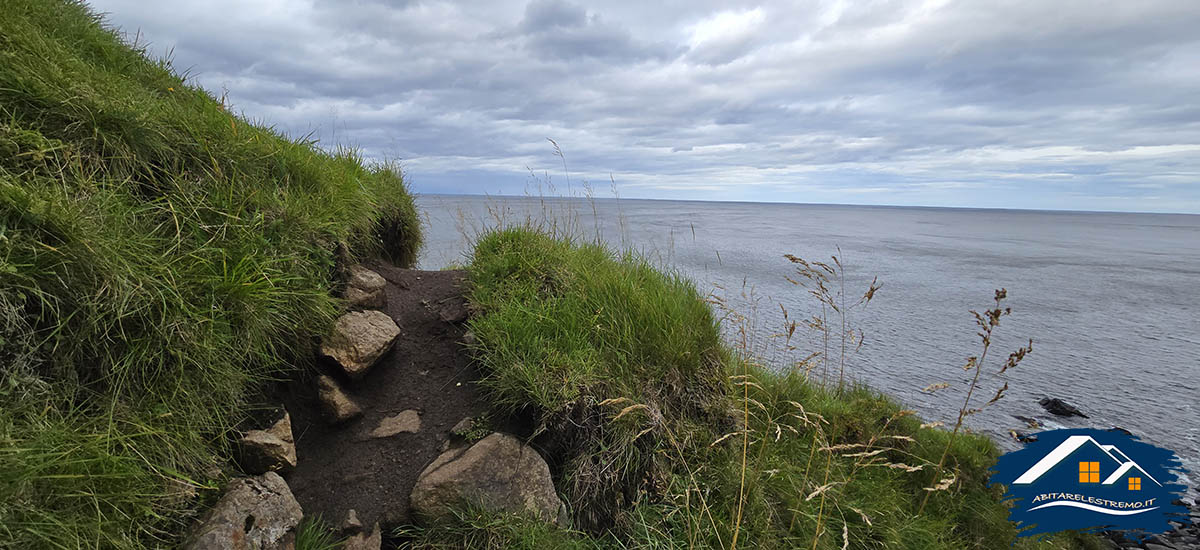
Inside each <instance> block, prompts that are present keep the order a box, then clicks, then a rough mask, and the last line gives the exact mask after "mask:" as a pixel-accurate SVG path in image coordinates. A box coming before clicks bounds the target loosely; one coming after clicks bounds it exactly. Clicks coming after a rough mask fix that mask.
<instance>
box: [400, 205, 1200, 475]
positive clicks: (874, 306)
mask: <svg viewBox="0 0 1200 550" xmlns="http://www.w3.org/2000/svg"><path fill="white" fill-rule="evenodd" d="M417 202H418V206H419V208H420V210H421V212H422V216H423V217H424V223H425V234H426V237H425V245H424V248H423V250H422V252H421V256H420V258H419V260H418V266H419V267H421V268H424V269H442V268H446V267H454V266H462V265H466V264H468V263H469V262H470V255H471V250H472V243H473V242H474V240H475V239H476V238H477V237H478V236H479V235H480V234H482V233H484V232H486V231H488V230H489V229H490V228H494V227H497V226H500V225H508V224H525V223H535V224H540V225H541V226H542V227H544V228H547V229H549V230H552V231H556V232H558V233H560V234H564V235H567V234H569V235H572V236H574V237H575V238H578V239H584V240H599V241H602V242H604V243H606V244H608V245H609V246H610V247H612V248H613V249H614V250H617V249H625V250H634V251H637V252H638V253H640V254H642V255H643V256H644V257H646V258H647V259H649V260H650V261H652V262H654V263H655V264H656V265H658V266H660V267H662V268H664V269H668V270H674V271H676V272H678V273H680V274H682V275H685V276H687V277H689V278H690V279H691V280H693V281H694V282H695V284H696V287H697V288H698V289H699V290H700V291H701V292H702V293H703V294H705V295H706V296H711V297H712V298H713V301H714V302H718V303H721V304H724V305H723V306H721V307H719V308H718V311H717V314H718V315H721V316H723V317H724V318H726V319H727V321H726V323H725V330H726V335H727V338H729V339H730V341H731V343H734V344H735V345H738V346H741V347H743V348H744V349H746V350H748V351H749V352H750V353H753V354H754V355H755V356H756V357H758V358H760V359H761V360H762V361H764V362H766V363H767V364H770V365H771V366H772V367H773V368H778V369H789V368H808V367H806V366H803V364H800V363H799V361H800V360H801V359H803V358H804V357H805V356H807V355H809V354H810V353H812V352H818V351H823V350H824V349H825V345H824V341H823V339H822V338H821V336H820V333H817V332H815V331H813V330H811V329H808V328H806V327H805V325H804V324H803V323H799V325H798V326H799V328H797V329H796V330H795V332H793V333H792V336H791V338H790V339H789V338H787V337H786V336H785V334H786V333H787V330H786V328H785V327H786V326H787V324H788V323H789V322H791V321H803V320H805V319H810V318H812V317H813V316H814V315H820V314H821V304H820V303H819V302H818V301H817V300H816V299H815V298H813V297H812V296H811V295H810V294H809V293H808V291H807V290H806V289H805V288H804V287H802V286H798V285H796V284H794V283H793V282H792V281H795V280H797V278H798V277H797V273H796V265H795V264H793V263H792V262H791V261H789V260H788V259H787V258H785V254H791V255H794V256H797V257H800V258H804V259H806V260H809V261H823V262H826V263H829V264H834V262H833V260H832V257H833V256H837V258H838V263H840V264H841V266H843V269H844V276H843V277H840V278H836V277H835V279H834V283H833V287H832V288H833V290H834V292H835V293H836V292H837V291H839V290H841V291H842V293H843V295H844V296H845V298H846V302H847V304H848V305H849V304H853V303H855V302H857V301H858V299H859V298H860V297H861V296H862V295H863V294H864V293H865V291H866V290H867V288H868V286H869V285H870V284H871V283H872V281H877V284H880V285H882V286H881V287H880V289H879V290H878V291H877V292H876V293H875V295H874V297H873V299H872V300H870V301H869V302H868V303H866V304H865V305H859V306H857V307H853V308H844V309H846V310H847V311H848V315H847V317H848V319H847V322H848V326H849V327H850V328H851V329H853V330H854V331H856V333H857V334H861V335H862V337H863V338H862V345H861V346H858V345H857V341H856V340H855V344H852V345H849V346H847V351H846V354H845V356H844V357H845V360H844V363H843V361H842V360H841V358H842V355H841V339H840V337H839V336H838V329H840V318H833V320H836V322H835V323H834V324H835V331H834V334H833V340H832V342H831V345H830V348H829V357H830V359H832V360H833V361H832V362H831V364H820V363H818V364H816V365H815V366H813V365H812V363H811V362H810V363H809V366H811V367H812V368H811V369H810V375H812V376H814V377H817V378H822V377H824V379H825V380H826V383H837V380H836V377H837V376H838V372H839V370H842V369H841V365H843V364H844V372H845V376H846V377H847V378H849V379H851V380H853V381H854V382H855V383H860V384H866V385H868V386H870V387H872V388H874V389H876V390H878V391H881V392H884V393H887V394H888V395H890V396H892V397H893V398H895V399H896V400H898V401H899V402H901V403H902V404H903V405H904V406H906V407H909V408H912V409H914V410H916V411H917V412H918V413H919V414H920V415H921V416H922V417H923V418H924V419H926V420H927V421H941V422H944V423H946V424H948V425H953V423H954V420H955V418H956V417H957V412H958V409H959V407H960V406H961V404H962V400H963V397H964V395H965V393H964V392H965V391H966V388H967V385H968V382H969V381H970V374H971V373H970V372H967V371H964V370H963V365H964V364H965V362H966V358H967V357H969V356H972V355H978V354H979V353H980V350H981V342H980V338H979V336H978V335H977V332H978V327H976V325H975V321H974V318H973V317H972V315H971V313H970V311H971V310H977V311H983V310H984V309H987V308H989V307H992V305H993V302H992V301H993V298H994V295H995V290H996V289H1001V288H1003V289H1006V291H1007V296H1008V297H1007V299H1006V300H1005V301H1004V304H1003V307H1011V308H1012V312H1011V315H1009V316H1007V317H1004V318H1003V319H1002V321H1001V324H1000V326H999V327H997V328H996V329H995V333H994V338H993V341H992V346H991V350H990V351H989V352H988V356H987V359H986V362H985V364H984V366H983V372H984V375H983V377H982V378H981V389H980V390H977V397H976V398H974V400H973V401H972V405H973V406H978V405H981V404H982V403H983V402H984V401H987V400H988V399H990V398H991V397H992V396H993V395H994V394H995V392H996V391H997V390H998V389H999V388H1001V387H1003V386H1004V385H1005V384H1007V386H1008V389H1007V391H1006V392H1005V394H1004V397H1003V398H1001V399H1000V400H999V401H997V402H995V403H993V404H991V405H989V406H987V407H985V408H984V410H983V411H981V412H979V413H976V414H973V415H971V416H970V417H969V418H968V421H967V427H968V428H969V429H970V430H972V431H975V432H979V433H986V434H988V435H990V436H992V437H993V438H994V439H995V440H996V441H997V442H998V443H999V444H1000V446H1001V448H1003V449H1008V450H1011V449H1014V448H1016V447H1018V446H1019V445H1020V444H1019V443H1017V442H1016V441H1015V440H1014V439H1013V438H1012V435H1011V431H1013V430H1019V431H1035V430H1030V429H1029V428H1028V427H1027V426H1026V423H1025V421H1023V420H1021V419H1018V418H1017V417H1027V418H1034V419H1036V420H1038V421H1039V422H1041V423H1042V424H1043V425H1044V426H1046V427H1048V428H1059V427H1094V428H1110V427H1119V428H1123V429H1125V430H1128V431H1130V432H1132V433H1133V434H1134V435H1137V436H1138V437H1140V438H1142V439H1143V440H1145V441H1147V442H1149V443H1152V444H1155V445H1158V446H1160V447H1165V448H1168V449H1171V450H1173V451H1175V452H1176V454H1177V455H1179V456H1180V458H1181V459H1182V461H1183V465H1184V467H1185V468H1186V469H1187V470H1189V473H1187V474H1185V475H1186V476H1187V477H1188V478H1189V479H1186V480H1184V481H1186V482H1187V483H1188V485H1189V486H1195V485H1196V484H1197V483H1200V215H1187V214H1142V213H1111V212H1074V211H1033V210H997V209H970V208H923V207H892V206H849V205H823V204H822V205H817V204H781V203H750V202H700V201H673V200H633V199H613V198H597V199H589V198H583V197H485V196H448V195H424V196H420V197H419V198H418V199H417ZM834 265H836V264H834ZM789 279H791V281H789ZM842 289H844V290H842ZM785 311H786V318H785V313H784V312H785ZM742 327H744V328H745V330H741V328H742ZM743 335H744V336H743ZM1030 339H1032V341H1033V352H1032V353H1031V354H1030V355H1028V356H1027V357H1026V358H1025V360H1024V361H1022V362H1021V363H1020V364H1019V365H1018V366H1017V367H1016V368H1013V369H1010V370H1008V371H1007V372H1005V373H1003V374H1002V375H1000V374H997V372H998V371H999V369H1000V367H1001V365H1002V364H1003V362H1004V360H1005V359H1007V357H1008V354H1009V353H1011V352H1013V351H1015V350H1016V349H1017V348H1019V347H1021V346H1023V345H1027V344H1028V342H1029V340H1030ZM798 364H800V365H801V366H799V367H798V366H797V365H798ZM826 372H828V375H826ZM938 384H948V386H947V387H945V388H944V389H942V390H938V391H927V388H929V387H930V386H935V385H938ZM1042 397H1057V398H1060V399H1062V400H1064V401H1066V402H1068V403H1070V404H1072V405H1075V406H1077V407H1078V408H1079V409H1080V410H1081V411H1082V412H1083V413H1084V414H1086V415H1088V418H1086V419H1085V418H1080V417H1071V418H1062V417H1056V416H1053V415H1050V414H1048V413H1046V412H1045V411H1044V410H1043V409H1042V408H1041V406H1039V404H1038V400H1039V399H1041V398H1042Z"/></svg>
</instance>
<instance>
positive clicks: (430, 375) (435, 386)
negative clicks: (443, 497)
mask: <svg viewBox="0 0 1200 550" xmlns="http://www.w3.org/2000/svg"><path fill="white" fill-rule="evenodd" d="M370 267H371V268H372V269H374V270H375V271H376V272H378V273H379V274H380V275H383V277H384V278H385V279H387V280H388V286H387V297H388V303H387V307H386V308H385V309H384V311H385V312H386V313H387V314H388V315H389V316H390V317H391V318H392V319H393V320H394V321H395V322H396V325H398V326H399V327H400V336H399V338H397V340H396V343H395V345H394V347H393V348H392V350H391V351H390V352H388V353H387V354H386V355H384V357H383V358H382V359H381V360H380V361H379V362H378V363H377V364H376V365H375V366H374V367H373V368H372V369H371V370H370V372H368V373H367V375H366V376H365V377H364V378H363V379H362V380H358V381H350V380H348V379H346V378H345V377H339V378H338V381H339V382H340V383H341V384H342V388H343V389H344V390H345V391H346V393H347V394H348V395H349V396H350V397H351V399H353V400H354V401H355V402H357V403H358V404H359V405H360V406H361V407H362V409H363V414H362V416H360V417H359V418H356V419H353V420H350V421H348V422H346V423H344V424H340V425H336V426H333V425H330V423H329V419H328V417H327V416H325V414H324V412H323V411H322V410H321V408H320V407H319V406H318V404H317V401H316V392H315V388H314V387H313V386H315V384H313V383H312V382H311V381H308V382H307V383H302V384H301V383H297V384H294V385H293V387H292V388H291V391H290V395H289V396H287V397H286V398H285V406H286V407H287V409H288V411H290V412H291V415H292V426H293V427H292V429H293V432H294V433H295V437H296V455H297V457H298V466H297V467H296V469H295V471H293V472H292V473H291V474H290V475H289V476H288V484H289V485H290V486H291V489H292V492H293V493H294V494H295V496H296V499H297V500H299V501H300V505H301V506H302V507H303V508H304V513H305V515H306V516H309V515H317V514H319V515H321V517H323V518H324V519H325V520H326V521H327V522H329V523H331V524H333V525H337V523H338V522H340V521H341V520H342V518H344V517H345V514H346V510H348V509H354V510H355V511H356V512H357V514H358V517H359V519H360V520H361V521H362V523H363V524H364V525H366V526H367V528H368V529H369V528H370V526H371V525H372V524H373V523H374V522H376V521H378V522H380V524H381V525H383V526H384V527H394V526H397V525H401V524H405V523H409V522H410V518H409V506H408V502H409V501H408V497H409V493H410V492H411V490H412V487H413V484H414V483H415V482H416V479H417V475H418V474H420V473H421V470H422V469H424V467H425V466H426V465H427V464H429V463H430V462H431V461H432V460H433V459H434V458H435V457H437V455H438V454H439V453H440V452H441V450H442V449H443V445H444V444H445V442H446V441H447V439H448V437H449V432H450V429H451V428H453V427H454V426H455V424H457V423H458V422H459V421H460V420H462V419H463V418H465V417H468V416H474V415H476V414H478V413H479V412H480V411H482V410H483V406H482V405H481V403H480V401H479V400H478V399H477V389H476V387H475V385H474V383H473V382H472V381H473V380H475V379H476V378H477V377H476V375H475V373H474V372H473V371H472V369H471V367H470V364H469V361H468V356H467V353H466V351H465V349H464V348H463V344H462V336H463V333H464V331H465V328H464V326H463V324H462V320H461V318H462V317H464V316H465V311H466V310H465V307H466V300H465V297H464V296H463V293H464V292H465V290H466V275H465V273H464V272H462V271H416V270H408V269H399V268H394V267H390V266H385V265H375V266H370ZM337 370H338V369H337V368H336V367H334V368H326V369H325V371H326V373H327V374H333V373H335V372H336V371H337ZM410 409H411V410H416V411H417V412H418V413H419V414H420V429H419V431H418V432H416V433H399V434H396V435H392V436H389V437H383V438H371V437H370V435H369V432H371V430H373V429H374V428H376V427H377V426H378V425H379V423H380V421H381V420H383V419H384V418H386V417H391V416H394V415H396V414H398V413H401V412H403V411H406V410H410Z"/></svg>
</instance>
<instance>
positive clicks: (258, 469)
mask: <svg viewBox="0 0 1200 550" xmlns="http://www.w3.org/2000/svg"><path fill="white" fill-rule="evenodd" d="M239 449H240V451H241V453H240V457H239V458H240V460H239V463H240V464H241V466H242V470H244V471H245V472H246V473H248V474H252V475H257V474H265V473H267V472H284V473H286V472H290V471H292V468H295V467H296V442H295V440H293V439H292V417H291V416H289V415H288V413H287V411H284V413H283V418H281V419H279V421H277V422H275V424H274V425H273V426H271V427H270V428H269V429H266V430H250V431H248V432H246V434H245V435H243V436H242V439H241V441H240V445H239Z"/></svg>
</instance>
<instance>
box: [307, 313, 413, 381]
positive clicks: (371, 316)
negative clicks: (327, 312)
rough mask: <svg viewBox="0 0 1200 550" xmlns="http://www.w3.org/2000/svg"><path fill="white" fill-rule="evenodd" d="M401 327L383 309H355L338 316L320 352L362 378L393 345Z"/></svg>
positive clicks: (350, 373)
mask: <svg viewBox="0 0 1200 550" xmlns="http://www.w3.org/2000/svg"><path fill="white" fill-rule="evenodd" d="M399 335H400V327H397V326H396V323H395V322H394V321H392V318H391V317H388V316H387V314H385V313H383V312H380V311H352V312H350V313H347V314H345V315H343V316H341V317H339V318H338V320H337V321H336V322H335V323H334V325H333V332H332V334H330V335H329V336H328V337H326V338H325V340H324V341H323V342H322V343H321V353H322V354H323V355H325V356H326V357H329V358H331V359H333V360H334V361H335V362H337V364H338V365H341V367H342V369H344V370H345V371H346V374H347V375H349V376H350V377H351V378H361V377H362V376H363V375H365V374H366V373H367V370H368V369H370V368H371V366H372V365H374V364H375V362H376V361H378V360H379V358H380V357H382V356H383V354H384V353H386V352H387V351H388V349H390V348H391V347H392V344H393V343H394V342H395V341H396V337H397V336H399Z"/></svg>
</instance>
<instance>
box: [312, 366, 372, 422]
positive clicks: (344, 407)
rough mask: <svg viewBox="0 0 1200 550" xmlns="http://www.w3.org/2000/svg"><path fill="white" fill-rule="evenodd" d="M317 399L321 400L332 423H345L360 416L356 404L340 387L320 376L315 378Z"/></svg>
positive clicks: (331, 379) (359, 408)
mask: <svg viewBox="0 0 1200 550" xmlns="http://www.w3.org/2000/svg"><path fill="white" fill-rule="evenodd" d="M317 398H318V399H320V400H321V405H322V406H323V407H324V408H325V412H327V413H329V415H330V416H332V417H333V421H334V422H345V421H347V420H350V419H352V418H354V417H357V416H358V415H361V414H362V408H361V407H359V406H358V403H355V402H354V400H352V399H350V397H349V396H347V395H346V393H345V392H343V391H342V388H341V386H339V385H338V383H337V382H336V381H335V380H334V379H333V378H330V377H328V376H325V375H321V376H320V377H318V378H317Z"/></svg>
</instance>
